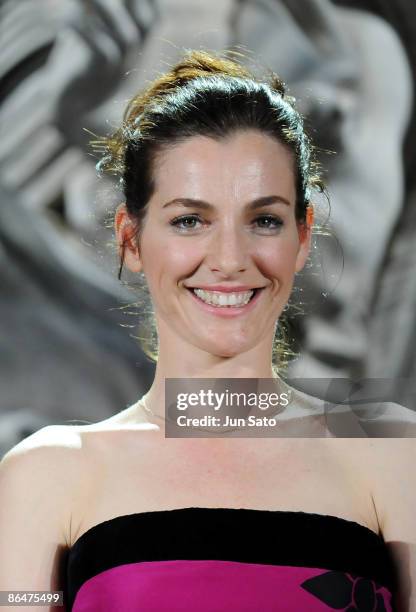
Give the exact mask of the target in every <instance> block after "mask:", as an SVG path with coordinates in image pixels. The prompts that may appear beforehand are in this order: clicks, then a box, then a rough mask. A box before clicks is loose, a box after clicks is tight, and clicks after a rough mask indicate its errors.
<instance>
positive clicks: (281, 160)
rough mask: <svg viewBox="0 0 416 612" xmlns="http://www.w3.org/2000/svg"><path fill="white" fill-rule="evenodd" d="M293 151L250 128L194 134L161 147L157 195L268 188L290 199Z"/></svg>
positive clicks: (248, 193)
mask: <svg viewBox="0 0 416 612" xmlns="http://www.w3.org/2000/svg"><path fill="white" fill-rule="evenodd" d="M293 169H294V162H293V156H292V154H291V153H290V151H288V150H287V148H286V147H285V146H284V145H283V144H281V143H280V142H278V141H277V140H276V139H275V138H272V137H271V136H268V135H266V134H262V133H261V132H258V131H255V130H252V131H245V132H237V133H235V134H232V135H230V136H227V137H226V138H221V139H219V140H214V139H213V138H208V137H206V136H192V137H190V138H188V139H186V140H185V141H183V142H181V143H178V144H176V145H174V146H172V147H169V148H168V149H165V150H164V151H162V152H161V153H160V154H159V155H158V157H157V160H156V163H155V168H154V179H155V185H156V193H157V194H158V195H159V196H160V197H161V198H163V199H164V198H167V197H181V196H183V197H194V198H204V199H207V200H210V201H215V200H218V199H219V198H221V197H234V198H235V197H238V198H240V197H241V198H244V199H245V200H248V199H250V198H251V197H252V198H255V197H259V196H262V195H270V194H272V193H274V194H278V195H282V196H285V197H286V198H288V199H289V200H294V199H295V196H296V193H295V191H296V190H295V181H294V170H293Z"/></svg>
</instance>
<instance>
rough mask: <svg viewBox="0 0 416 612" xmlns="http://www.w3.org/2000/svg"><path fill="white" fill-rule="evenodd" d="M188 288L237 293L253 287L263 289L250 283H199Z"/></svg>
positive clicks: (250, 289)
mask: <svg viewBox="0 0 416 612" xmlns="http://www.w3.org/2000/svg"><path fill="white" fill-rule="evenodd" d="M187 289H203V290H204V291H222V292H223V293H237V292H239V291H252V290H253V289H263V287H250V286H249V285H235V286H231V285H198V286H197V287H187Z"/></svg>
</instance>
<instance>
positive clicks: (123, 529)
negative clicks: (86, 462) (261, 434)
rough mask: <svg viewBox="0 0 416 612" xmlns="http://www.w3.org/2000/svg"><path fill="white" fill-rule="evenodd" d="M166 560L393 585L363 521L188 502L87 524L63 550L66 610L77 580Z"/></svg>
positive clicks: (383, 552)
mask: <svg viewBox="0 0 416 612" xmlns="http://www.w3.org/2000/svg"><path fill="white" fill-rule="evenodd" d="M173 559H188V560H208V559H216V560H227V561H239V562H245V563H263V564H268V565H294V566H301V567H322V568H324V569H331V570H334V571H345V572H348V573H352V574H356V575H358V576H362V577H364V578H371V579H373V580H375V581H376V582H377V583H379V584H381V585H383V586H385V587H387V588H388V589H389V590H390V591H391V592H393V589H394V579H393V575H394V574H393V566H392V562H391V558H390V556H389V554H388V550H387V548H386V546H385V543H384V541H383V539H382V537H381V536H379V535H377V534H376V533H374V532H373V531H372V530H371V529H368V528H367V527H365V526H364V525H360V524H358V523H356V522H354V521H349V520H346V519H342V518H340V517H336V516H331V515H324V514H313V513H308V512H295V511H284V510H255V509H246V508H199V507H192V508H177V509H173V510H160V511H150V512H139V513H134V514H126V515H123V516H118V517H115V518H112V519H110V520H108V521H104V522H102V523H99V524H98V525H95V526H93V527H91V528H90V529H88V531H86V532H85V533H84V534H82V535H81V536H80V537H79V538H78V540H77V541H76V542H75V543H74V545H73V546H72V547H71V548H70V550H69V552H68V557H67V571H66V593H65V594H66V598H65V599H66V601H67V610H71V609H72V606H73V602H74V600H75V596H76V594H77V592H78V590H79V589H80V587H81V586H82V585H83V583H84V582H86V581H87V580H89V579H90V578H92V577H93V576H95V575H97V574H99V573H101V572H103V571H105V570H108V569H110V568H112V567H116V566H119V565H123V564H126V563H137V562H140V561H167V560H173Z"/></svg>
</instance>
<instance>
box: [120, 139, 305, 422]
mask: <svg viewBox="0 0 416 612" xmlns="http://www.w3.org/2000/svg"><path fill="white" fill-rule="evenodd" d="M154 179H155V185H156V188H155V192H154V194H153V196H152V198H151V199H150V201H149V202H148V210H147V215H146V217H145V219H144V223H143V225H142V227H141V230H142V231H141V236H140V241H139V244H137V240H135V239H134V231H135V229H137V222H136V221H135V219H132V218H130V217H129V214H128V211H127V209H126V206H125V205H124V204H121V205H120V206H119V207H118V208H117V211H116V215H115V230H116V237H117V241H118V244H119V246H120V252H121V248H122V245H123V244H124V245H125V265H127V266H128V268H129V269H130V270H131V271H132V272H135V273H139V272H143V273H144V275H145V277H146V280H147V283H148V286H149V290H150V294H151V297H152V301H153V305H154V310H155V316H156V321H157V329H158V335H159V358H158V363H157V367H156V374H155V379H154V382H153V385H152V387H151V389H150V390H149V392H148V393H147V394H146V396H145V397H146V403H147V405H148V406H149V407H151V408H152V410H153V411H154V412H155V413H156V414H162V413H163V405H164V379H165V377H171V378H181V377H183V378H185V377H201V378H204V377H209V378H210V377H212V378H216V377H219V378H221V377H222V378H223V377H229V378H238V377H241V378H244V377H247V378H272V377H273V372H272V369H271V353H272V343H273V338H274V329H275V323H276V320H277V319H278V318H279V316H280V314H281V312H282V310H283V308H284V306H285V305H286V303H287V301H288V299H289V296H290V293H291V289H292V286H293V281H294V275H295V273H296V272H298V271H300V270H301V269H302V268H303V266H304V265H305V262H306V260H307V257H308V253H309V248H310V239H311V231H310V228H305V226H304V225H299V224H298V223H297V221H296V218H295V200H296V189H295V179H294V168H293V160H292V158H291V155H290V153H289V152H288V151H287V149H286V148H285V147H284V146H283V145H282V144H281V143H279V142H278V141H277V140H275V139H274V138H272V137H270V136H268V135H265V134H262V133H261V132H259V131H256V130H250V131H244V132H243V131H241V132H238V133H236V134H233V135H231V136H230V137H227V138H226V139H221V140H214V139H211V138H207V137H204V136H195V137H192V138H189V139H187V140H186V141H185V142H183V143H180V144H177V145H176V146H174V147H172V148H170V149H168V150H166V151H164V152H162V153H160V154H159V156H158V158H157V161H156V164H155V168H154ZM270 195H277V196H280V197H282V198H284V199H285V200H287V202H288V204H285V203H283V202H275V203H273V204H272V205H268V206H263V207H262V208H258V209H256V210H252V211H250V210H248V209H247V208H246V205H247V203H250V202H251V201H254V200H256V199H258V198H261V197H264V196H270ZM176 198H192V199H198V200H204V201H205V202H209V203H210V204H211V205H212V206H213V209H212V210H201V209H198V208H197V207H194V206H193V207H191V208H188V207H186V208H185V207H184V206H183V205H181V204H171V205H169V206H168V207H166V208H164V204H166V203H168V202H170V201H171V200H173V199H176ZM183 215H199V218H200V220H198V221H190V220H188V221H185V223H183V222H182V225H181V226H180V227H181V228H182V229H180V228H179V227H176V228H175V227H174V226H172V225H171V224H170V222H171V221H172V220H173V219H175V218H177V217H179V216H183ZM260 215H273V216H274V217H276V218H278V219H279V220H280V221H281V222H282V223H283V225H281V226H276V225H275V224H274V223H273V222H272V223H270V222H267V221H264V219H263V220H258V221H256V218H257V219H258V217H259V216H260ZM270 226H271V227H270ZM217 283H224V284H227V283H229V284H242V285H249V286H251V287H262V286H266V289H265V290H264V291H263V292H262V295H261V296H260V300H259V302H258V303H257V305H256V307H255V308H254V309H253V310H252V311H251V312H249V313H247V314H246V315H243V316H238V317H233V318H221V317H217V316H214V315H212V314H209V313H206V312H204V311H203V310H202V309H201V308H200V307H199V306H198V305H197V304H195V302H194V300H193V298H192V296H191V295H190V294H189V291H188V289H186V286H191V287H199V286H203V285H205V286H206V285H213V284H217Z"/></svg>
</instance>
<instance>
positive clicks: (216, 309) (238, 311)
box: [187, 287, 265, 317]
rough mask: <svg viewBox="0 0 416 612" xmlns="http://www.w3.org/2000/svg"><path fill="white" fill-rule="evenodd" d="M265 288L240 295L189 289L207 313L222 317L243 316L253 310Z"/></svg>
mask: <svg viewBox="0 0 416 612" xmlns="http://www.w3.org/2000/svg"><path fill="white" fill-rule="evenodd" d="M264 289H265V287H259V288H254V289H251V290H250V291H245V292H240V293H234V294H233V293H223V292H220V291H213V292H205V291H202V290H199V289H197V288H190V287H188V288H187V290H188V292H189V293H190V295H191V297H192V298H193V300H194V301H195V302H196V303H197V304H198V305H199V306H200V308H202V309H203V310H204V311H205V312H207V313H210V314H214V315H216V316H220V317H235V316H241V315H243V314H246V313H248V312H250V311H251V310H253V308H255V306H256V304H257V302H258V301H259V299H260V296H261V295H262V293H263V291H264ZM198 294H199V295H198Z"/></svg>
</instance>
